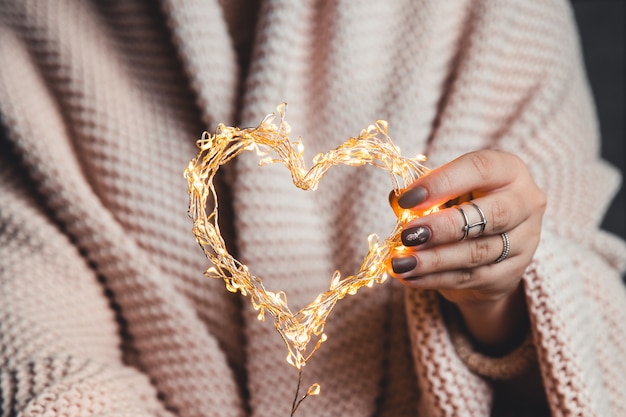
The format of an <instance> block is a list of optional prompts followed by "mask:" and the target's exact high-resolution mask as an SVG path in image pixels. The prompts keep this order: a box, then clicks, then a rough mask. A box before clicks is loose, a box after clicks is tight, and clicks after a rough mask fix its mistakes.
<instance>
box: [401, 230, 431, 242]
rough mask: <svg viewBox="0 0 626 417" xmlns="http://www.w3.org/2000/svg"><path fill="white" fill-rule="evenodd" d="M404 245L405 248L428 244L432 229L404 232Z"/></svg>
mask: <svg viewBox="0 0 626 417" xmlns="http://www.w3.org/2000/svg"><path fill="white" fill-rule="evenodd" d="M401 236H402V244H403V245H404V246H417V245H421V244H422V243H426V242H428V239H430V229H428V228H427V227H424V226H419V227H412V228H410V229H406V230H403V231H402V235H401Z"/></svg>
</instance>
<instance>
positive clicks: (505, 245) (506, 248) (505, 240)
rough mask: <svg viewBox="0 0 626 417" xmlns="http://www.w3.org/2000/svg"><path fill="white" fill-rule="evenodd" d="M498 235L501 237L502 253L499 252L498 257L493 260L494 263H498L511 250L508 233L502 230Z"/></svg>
mask: <svg viewBox="0 0 626 417" xmlns="http://www.w3.org/2000/svg"><path fill="white" fill-rule="evenodd" d="M500 236H501V237H502V245H503V247H502V253H501V254H500V256H499V257H498V259H496V260H495V262H494V263H495V264H499V263H500V262H502V261H504V260H505V259H506V258H507V256H509V253H510V252H511V240H510V239H509V235H508V234H507V233H506V232H504V233H500Z"/></svg>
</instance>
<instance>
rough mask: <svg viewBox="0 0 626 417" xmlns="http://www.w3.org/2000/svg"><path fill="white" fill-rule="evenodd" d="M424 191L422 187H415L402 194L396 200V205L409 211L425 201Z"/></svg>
mask: <svg viewBox="0 0 626 417" xmlns="http://www.w3.org/2000/svg"><path fill="white" fill-rule="evenodd" d="M426 194H427V193H426V189H425V188H422V187H415V188H411V189H410V190H407V191H406V192H405V193H404V194H402V195H401V196H400V198H398V204H399V205H400V207H402V208H403V209H409V208H411V207H415V206H417V205H418V204H419V203H421V202H422V201H424V200H426Z"/></svg>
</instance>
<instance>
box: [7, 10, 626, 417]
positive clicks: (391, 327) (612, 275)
mask: <svg viewBox="0 0 626 417" xmlns="http://www.w3.org/2000/svg"><path fill="white" fill-rule="evenodd" d="M224 3H225V4H227V3H228V2H224ZM228 15H232V14H229V13H224V12H223V10H222V6H220V3H218V2H217V1H216V0H203V1H200V0H186V1H182V0H162V1H161V2H160V3H157V2H151V1H148V0H146V1H139V0H137V1H113V2H99V1H95V0H93V1H71V0H56V1H34V0H32V1H31V0H0V57H1V61H2V64H1V65H0V122H1V124H2V127H3V131H4V132H3V136H4V137H3V138H2V140H1V142H0V416H2V417H5V416H14V415H21V416H35V415H41V416H56V415H64V416H93V415H99V416H143V415H146V416H147V415H157V416H169V415H173V414H175V415H180V416H182V417H194V416H224V417H226V416H259V417H265V416H286V415H289V409H290V406H291V404H290V403H291V399H292V398H293V392H294V388H295V382H296V380H297V374H296V372H295V370H294V369H292V368H291V367H289V365H288V364H287V363H286V362H285V356H286V349H285V347H284V345H283V343H282V341H281V339H280V337H279V336H278V334H277V333H276V332H275V330H274V329H273V327H272V325H271V323H269V322H267V323H260V322H258V321H257V320H256V312H254V311H253V309H252V308H251V306H250V305H249V302H248V299H244V298H242V297H240V296H239V295H235V294H231V293H228V292H227V291H226V290H225V289H224V285H223V282H221V281H219V280H210V279H208V278H204V277H203V276H202V271H204V270H205V269H206V268H207V267H208V265H207V261H206V259H205V258H204V256H203V254H202V253H201V251H200V250H199V248H198V246H197V245H196V243H195V241H194V238H193V236H192V234H191V232H190V227H191V223H190V220H189V219H188V218H187V216H186V207H187V203H188V196H187V185H186V182H185V180H184V179H183V177H182V172H183V170H184V168H185V167H186V165H187V163H188V161H189V160H190V159H191V158H192V157H193V156H195V153H196V148H195V140H196V139H197V138H198V137H199V136H200V134H201V133H202V131H203V130H209V131H212V130H213V129H214V128H215V126H216V124H217V123H218V122H225V123H227V124H239V125H241V126H253V125H256V124H257V123H258V122H259V121H260V120H261V119H262V117H263V116H264V115H265V114H267V113H269V112H271V111H273V110H274V109H275V107H276V105H278V104H279V103H281V102H283V101H286V102H288V104H289V107H288V116H287V118H288V121H289V123H290V124H291V125H292V127H293V130H294V131H293V136H294V137H296V136H302V137H303V140H304V143H305V146H306V148H307V152H308V156H312V155H314V154H316V153H317V152H320V151H326V150H328V149H331V148H333V147H335V146H337V145H338V144H339V143H341V142H343V141H344V140H345V139H347V138H348V137H350V136H354V135H356V134H358V132H359V131H360V129H362V128H363V127H365V126H367V125H368V124H370V123H372V122H373V121H375V120H376V119H386V120H388V121H389V125H390V133H391V136H392V137H393V138H394V141H395V142H396V143H397V144H398V145H399V146H400V147H401V148H402V149H403V151H404V153H405V154H407V155H411V154H416V153H424V154H427V155H428V156H429V165H430V166H431V167H435V166H437V165H440V164H442V163H445V162H447V161H449V160H451V159H452V158H454V157H456V156H459V155H461V154H463V153H466V152H469V151H473V150H476V149H480V148H486V147H491V148H500V149H503V150H506V151H509V152H513V153H515V154H517V155H519V156H520V157H521V158H523V159H524V160H525V161H526V163H527V164H528V166H529V168H530V170H531V171H532V174H533V176H534V178H535V180H536V181H537V183H538V184H539V185H540V186H541V188H542V189H543V190H544V191H545V192H546V194H547V196H548V199H549V206H548V209H547V212H546V217H545V221H544V230H543V232H542V241H541V244H540V246H539V249H538V250H537V253H536V255H535V258H534V260H533V262H532V264H531V265H530V266H529V268H528V269H527V271H526V273H525V275H524V277H523V283H524V288H525V292H526V298H527V304H528V310H529V314H530V317H531V328H532V333H531V334H530V336H529V338H528V342H529V343H528V344H527V345H525V346H522V347H520V349H518V351H516V352H513V353H511V354H510V355H508V356H505V357H503V358H489V357H485V356H483V355H480V354H479V353H478V352H474V351H473V350H472V347H471V344H469V343H467V341H466V340H465V339H464V337H463V334H462V331H461V332H456V331H453V330H452V329H453V328H454V323H448V321H446V320H444V315H443V313H442V311H443V310H442V307H443V304H442V303H441V302H440V300H439V298H438V297H437V296H436V294H433V293H432V292H424V291H422V292H420V291H405V290H404V289H403V288H402V287H400V286H399V285H397V284H396V283H393V282H388V283H386V284H384V285H383V286H377V287H374V288H372V289H364V290H361V292H359V294H357V295H356V296H354V297H348V298H346V299H344V300H342V301H341V302H340V303H339V304H338V305H337V307H336V309H335V311H334V312H333V314H332V315H331V316H330V319H329V322H328V325H327V328H326V330H327V333H328V336H329V339H328V341H327V342H326V343H325V344H324V345H322V347H321V349H320V350H319V351H318V352H317V353H316V355H315V356H314V357H313V359H312V360H311V361H310V363H309V364H307V366H306V368H305V373H304V377H305V381H304V384H305V386H308V385H307V384H310V383H312V382H314V381H316V382H319V383H320V384H321V385H322V394H321V395H320V396H319V397H316V398H313V399H308V400H307V401H305V402H304V403H303V404H302V407H301V409H300V410H298V415H300V416H302V417H305V416H318V417H319V416H379V417H388V416H407V417H411V416H420V417H423V416H488V415H490V412H491V411H490V410H491V409H492V407H493V404H494V402H495V403H496V404H497V403H498V399H499V395H500V394H499V393H500V392H501V391H500V390H499V387H500V386H502V384H508V385H509V386H513V387H514V388H516V389H513V390H512V391H511V392H517V393H520V394H519V396H517V397H515V396H513V397H512V399H511V401H510V402H509V403H508V404H509V405H511V407H509V408H515V407H520V409H522V408H523V407H521V405H519V403H520V402H524V401H525V400H524V398H523V395H522V393H523V392H524V391H525V390H527V389H528V388H529V387H528V386H523V383H522V382H521V381H522V380H523V379H522V377H521V376H520V375H525V374H529V373H532V372H533V371H537V372H538V374H539V375H540V377H538V378H537V381H539V379H540V380H541V381H542V385H543V388H542V389H543V393H544V397H545V402H547V404H548V406H549V409H550V411H551V414H552V415H554V416H585V417H589V416H602V417H607V416H624V415H626V384H625V381H624V375H626V361H624V357H626V338H625V337H624V335H626V302H625V301H626V297H625V292H624V288H623V285H622V282H621V280H620V272H621V271H623V270H624V265H625V261H626V249H625V246H624V244H623V242H621V241H619V240H618V239H616V238H615V237H613V236H611V235H608V234H606V233H604V232H602V231H600V230H599V229H598V224H599V222H600V220H601V218H602V215H603V213H604V210H605V208H606V206H607V204H608V202H609V201H610V198H611V197H612V195H613V193H614V192H615V190H616V187H617V186H618V184H619V176H618V174H617V173H616V172H615V170H614V169H612V168H611V167H609V166H608V165H607V164H605V163H604V162H603V161H601V160H600V159H599V157H598V153H599V152H598V140H597V136H598V129H597V126H596V121H595V119H594V111H593V107H592V104H591V99H590V94H589V91H588V86H587V83H586V79H585V75H584V72H583V69H582V65H581V57H580V51H579V48H578V40H577V37H576V32H575V27H574V23H573V17H572V13H571V11H570V10H569V8H568V5H567V3H566V2H565V1H550V2H546V1H524V2H520V1H515V0H508V1H507V0H502V1H487V0H475V1H469V0H464V1H437V2H435V1H425V0H424V1H413V0H410V1H409V0H404V1H402V0H398V1H386V2H369V1H342V2H324V1H314V0H307V1H288V0H264V1H262V2H261V3H260V6H259V10H258V16H257V20H256V23H255V25H256V26H255V37H254V44H253V49H252V55H251V58H250V60H249V71H247V72H246V73H247V74H249V75H248V76H247V77H244V76H243V75H244V74H245V73H244V72H243V71H242V69H241V68H240V67H239V64H238V62H240V61H239V60H238V56H237V49H236V48H235V45H236V44H235V43H234V42H233V36H232V34H233V33H234V34H236V33H239V32H238V29H237V27H233V26H232V25H231V26H230V27H229V24H228V22H227V21H226V20H225V19H224V16H228ZM246 29H249V26H246ZM241 79H245V81H243V82H241V81H240V80H241ZM256 163H257V159H256V157H254V156H253V155H242V156H241V157H240V158H238V160H237V161H236V162H234V163H233V164H232V165H228V166H226V167H224V168H223V170H222V172H221V174H223V175H222V176H221V177H220V178H219V183H218V194H220V195H221V196H223V200H220V201H223V206H222V207H221V211H220V216H221V218H222V219H223V220H224V224H225V229H224V230H225V231H228V233H226V232H225V235H226V238H227V240H228V242H229V244H231V245H232V246H233V247H236V253H237V255H238V257H239V259H241V260H242V261H243V262H245V263H246V264H248V266H249V267H250V269H251V271H253V272H254V274H255V275H258V276H260V277H263V279H264V281H265V282H266V283H267V285H268V286H269V287H270V288H277V289H278V288H280V289H283V290H285V291H286V292H287V294H288V295H289V302H290V305H292V306H293V307H294V308H300V307H302V306H304V305H305V304H306V303H308V302H309V301H311V300H312V299H313V298H314V297H315V295H316V294H317V293H319V292H320V291H322V290H324V289H325V288H326V287H327V285H328V282H329V280H330V276H331V274H332V272H333V271H334V270H335V269H337V268H338V269H340V270H341V271H342V273H344V274H346V273H351V272H354V270H355V269H356V268H358V266H359V260H360V257H361V256H362V255H363V254H364V252H365V249H366V245H367V243H366V236H367V235H368V234H369V233H372V232H377V233H379V235H381V236H386V234H387V233H388V232H389V231H390V230H391V227H392V225H393V224H394V222H395V218H394V217H393V214H392V212H391V210H390V208H389V207H388V206H387V202H386V195H387V193H388V192H389V190H390V188H391V185H390V183H389V180H388V178H386V176H385V175H384V173H382V172H376V171H377V170H374V169H367V168H363V169H360V168H359V169H355V168H346V169H340V168H338V169H336V170H334V171H331V172H330V173H329V174H328V176H327V177H326V178H325V179H324V180H323V181H322V183H321V185H320V189H319V190H318V191H317V192H315V193H306V192H303V191H299V190H296V189H295V188H294V187H293V186H292V185H291V180H290V178H289V176H288V175H287V173H286V171H284V169H282V167H279V166H268V167H264V168H258V167H257V166H256ZM229 225H232V227H230V228H229V227H228V226H229ZM511 244H512V245H515V242H511ZM529 358H530V359H529ZM535 359H536V360H535ZM537 383H539V382H537ZM494 399H495V400H494ZM514 404H518V405H517V406H513V405H514ZM538 407H540V403H539V405H538ZM509 411H512V412H513V411H514V410H509ZM526 411H528V412H529V413H530V414H531V415H533V412H535V413H539V410H538V409H534V410H533V409H532V407H530V408H529V409H527V410H526ZM534 415H537V414H534Z"/></svg>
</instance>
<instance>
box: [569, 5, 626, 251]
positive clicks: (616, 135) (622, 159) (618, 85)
mask: <svg viewBox="0 0 626 417" xmlns="http://www.w3.org/2000/svg"><path fill="white" fill-rule="evenodd" d="M572 5H573V6H574V13H575V14H576V21H577V23H578V29H579V31H580V36H581V41H582V46H583V54H584V57H585V66H586V68H587V74H588V76H589V81H590V83H591V88H592V90H593V95H594V99H595V102H596V107H597V109H598V117H599V119H600V130H601V133H602V156H603V158H604V159H606V160H608V161H609V162H611V163H612V164H613V165H614V166H616V167H618V168H619V169H620V170H621V171H622V175H624V173H625V170H626V147H625V146H624V142H626V140H625V139H624V54H625V52H624V0H572ZM624 180H626V179H623V180H622V181H624ZM625 189H626V187H624V184H623V183H622V187H621V189H620V192H619V194H618V195H617V196H616V197H615V199H614V200H613V203H612V205H611V207H610V209H609V211H608V213H607V216H606V218H605V219H604V222H603V224H602V228H603V229H606V230H609V231H611V232H613V233H615V234H618V235H620V236H622V237H623V238H625V239H626V222H625V220H624V218H625V217H626V196H625V194H626V191H625Z"/></svg>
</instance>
